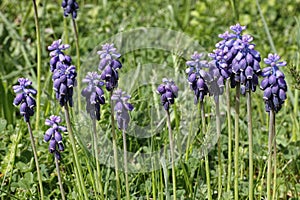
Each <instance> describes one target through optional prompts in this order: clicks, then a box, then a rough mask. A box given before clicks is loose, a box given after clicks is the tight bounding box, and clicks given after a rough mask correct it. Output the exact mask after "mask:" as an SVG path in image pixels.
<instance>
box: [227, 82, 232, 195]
mask: <svg viewBox="0 0 300 200" xmlns="http://www.w3.org/2000/svg"><path fill="white" fill-rule="evenodd" d="M229 81H230V80H229V79H228V80H227V81H226V104H227V105H226V111H227V128H228V169H227V170H228V172H227V192H230V185H231V164H232V130H231V112H230V109H231V105H230V82H229Z"/></svg>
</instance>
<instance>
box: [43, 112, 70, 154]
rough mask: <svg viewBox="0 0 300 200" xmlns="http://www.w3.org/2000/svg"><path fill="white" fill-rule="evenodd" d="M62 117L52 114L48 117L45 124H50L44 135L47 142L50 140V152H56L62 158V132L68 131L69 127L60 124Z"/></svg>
mask: <svg viewBox="0 0 300 200" xmlns="http://www.w3.org/2000/svg"><path fill="white" fill-rule="evenodd" d="M60 122H61V119H60V117H59V116H55V115H52V116H50V118H49V119H46V121H45V125H47V126H50V128H49V129H48V130H47V131H46V133H45V135H44V140H45V142H49V152H50V153H54V155H55V157H56V158H57V159H58V160H60V159H61V156H60V152H61V151H64V145H63V142H62V135H61V132H67V128H66V127H64V126H60V125H59V123H60Z"/></svg>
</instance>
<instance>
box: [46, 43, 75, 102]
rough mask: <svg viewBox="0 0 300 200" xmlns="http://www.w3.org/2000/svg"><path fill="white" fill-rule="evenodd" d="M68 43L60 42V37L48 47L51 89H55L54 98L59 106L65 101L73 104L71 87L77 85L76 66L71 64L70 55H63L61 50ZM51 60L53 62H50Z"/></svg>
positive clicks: (65, 47) (67, 46)
mask: <svg viewBox="0 0 300 200" xmlns="http://www.w3.org/2000/svg"><path fill="white" fill-rule="evenodd" d="M69 47H70V45H68V44H61V39H59V40H57V41H54V42H53V43H52V45H51V46H49V47H48V50H49V51H51V52H50V56H51V57H52V58H51V60H50V67H51V72H52V73H53V74H52V81H53V89H54V91H55V95H56V99H57V100H58V101H59V103H60V105H61V106H64V105H65V104H66V103H69V105H70V106H71V107H72V106H73V98H72V96H73V88H74V87H75V86H77V82H76V76H77V73H76V67H75V66H74V65H72V63H71V62H72V59H71V57H70V56H68V55H65V54H64V53H63V52H62V50H65V49H68V48H69ZM52 61H53V62H52Z"/></svg>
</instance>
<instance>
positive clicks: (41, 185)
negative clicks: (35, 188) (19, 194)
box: [27, 122, 44, 200]
mask: <svg viewBox="0 0 300 200" xmlns="http://www.w3.org/2000/svg"><path fill="white" fill-rule="evenodd" d="M27 127H28V131H29V135H30V142H31V147H32V151H33V156H34V161H35V166H36V172H37V176H38V177H37V178H38V181H39V186H40V194H41V199H42V200H43V199H44V190H43V182H42V174H41V171H40V166H39V161H38V157H37V151H36V147H35V141H34V137H33V134H32V129H31V125H30V122H27Z"/></svg>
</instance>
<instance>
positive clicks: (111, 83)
mask: <svg viewBox="0 0 300 200" xmlns="http://www.w3.org/2000/svg"><path fill="white" fill-rule="evenodd" d="M97 53H98V54H99V55H100V63H99V70H100V71H102V73H101V79H102V80H104V81H105V84H106V89H107V90H108V91H112V90H113V89H114V88H117V87H118V80H119V74H118V70H119V69H121V68H122V64H121V62H120V61H119V60H118V58H120V56H121V54H119V53H118V52H117V49H116V48H115V47H114V44H108V43H106V44H104V45H102V50H101V51H98V52H97Z"/></svg>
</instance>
